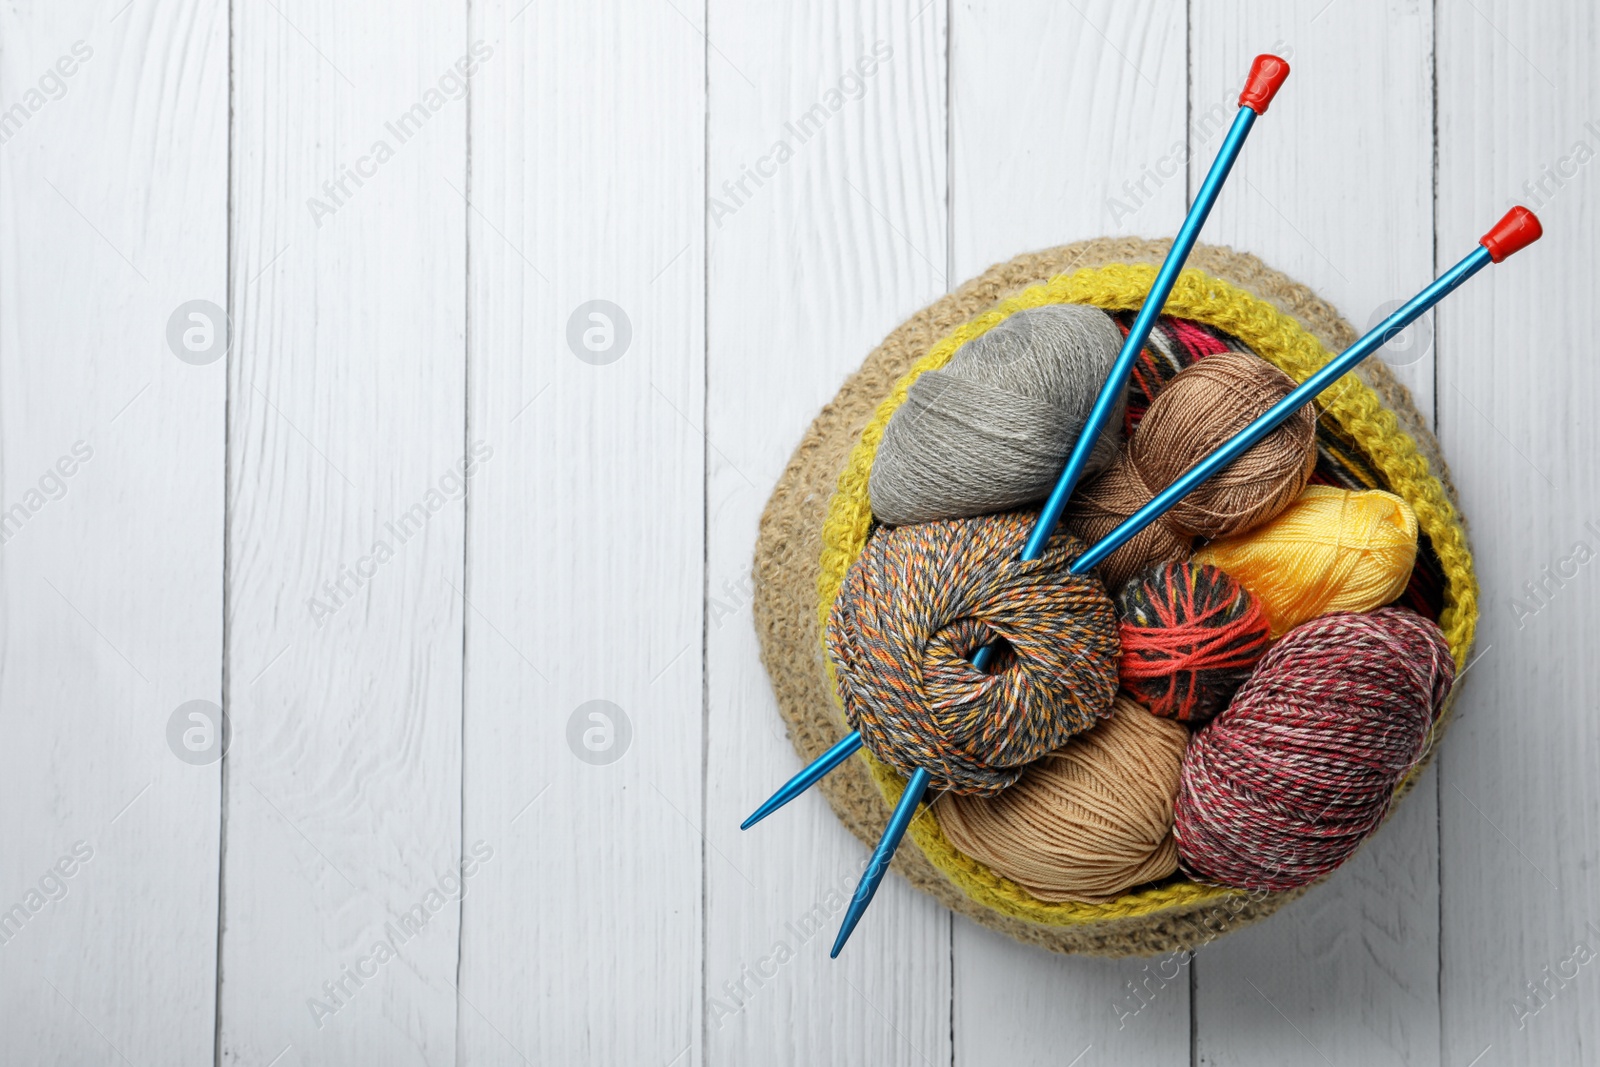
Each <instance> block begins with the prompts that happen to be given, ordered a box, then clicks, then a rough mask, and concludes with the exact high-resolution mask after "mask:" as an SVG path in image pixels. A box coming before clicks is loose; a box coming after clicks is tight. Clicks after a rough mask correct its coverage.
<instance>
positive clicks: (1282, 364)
mask: <svg viewBox="0 0 1600 1067" xmlns="http://www.w3.org/2000/svg"><path fill="white" fill-rule="evenodd" d="M1155 275H1156V268H1155V267H1154V266H1151V265H1149V264H1124V263H1117V264H1111V265H1109V266H1105V267H1094V268H1086V269H1083V270H1078V271H1073V272H1070V273H1066V274H1058V275H1056V276H1055V277H1053V278H1051V279H1050V280H1049V281H1047V282H1044V283H1043V284H1040V285H1033V286H1030V287H1028V288H1027V289H1024V290H1022V291H1021V292H1020V293H1018V294H1016V295H1015V296H1012V297H1010V298H1008V299H1006V300H1003V301H1001V302H1000V303H999V304H998V305H997V306H995V307H994V308H992V309H991V310H989V311H986V312H984V313H983V314H981V315H978V316H977V317H976V318H973V319H970V320H969V321H967V322H965V323H963V324H962V325H960V326H958V327H956V329H954V330H953V331H951V332H950V333H949V334H947V335H946V336H944V337H942V338H940V339H939V341H938V342H937V343H935V344H934V346H933V347H932V348H931V349H929V350H928V352H927V353H926V354H925V355H924V356H922V357H921V358H920V359H918V360H917V361H916V363H914V364H913V365H912V367H911V369H910V370H909V371H908V372H906V374H905V375H904V376H903V377H902V378H901V379H900V380H899V381H898V382H896V383H895V386H894V389H893V390H892V391H890V393H889V395H888V396H887V397H886V398H885V399H884V400H883V401H882V402H881V403H880V404H879V405H878V407H877V410H876V411H875V412H874V413H873V417H872V420H871V421H870V422H869V423H868V424H867V426H866V428H865V429H863V430H862V432H861V437H860V439H859V440H858V441H857V442H856V444H855V446H854V448H852V449H851V451H850V456H849V459H848V461H847V462H846V464H845V467H844V470H843V471H842V472H841V473H840V475H839V483H838V489H837V490H836V491H835V493H834V495H833V498H832V500H831V501H830V502H829V505H828V512H827V517H826V520H825V521H824V524H823V530H822V571H821V573H820V575H819V576H818V578H817V591H818V594H819V603H818V606H817V617H818V621H819V623H820V626H819V632H821V631H825V630H826V628H827V621H828V615H829V613H830V612H831V611H832V609H833V602H834V599H835V598H836V597H837V596H838V595H839V589H840V587H841V586H842V585H843V583H844V576H845V572H846V571H847V570H849V569H850V565H851V564H852V563H854V562H855V559H856V557H857V556H858V555H860V553H861V550H862V548H863V547H864V546H865V545H866V542H867V534H868V532H869V531H870V529H871V526H872V505H871V501H870V500H869V498H868V493H867V483H868V478H869V475H870V474H871V471H872V461H873V459H874V457H875V456H876V455H877V451H878V444H879V443H880V442H881V441H882V440H883V431H884V427H885V426H886V425H888V422H889V417H890V416H891V415H893V414H894V412H895V409H897V408H898V407H899V406H900V405H901V404H903V403H904V402H905V399H906V391H907V390H908V389H909V388H910V387H911V383H912V382H914V381H916V380H917V378H918V376H920V375H921V374H923V373H924V372H925V371H930V370H937V369H939V368H940V367H942V366H944V365H945V364H946V363H947V362H949V360H950V357H951V356H953V355H954V354H955V351H956V349H958V348H960V347H961V346H962V345H964V344H966V343H967V342H968V341H970V340H972V339H973V338H975V337H980V336H982V335H983V334H984V333H986V332H988V331H989V330H991V329H993V328H994V327H995V326H997V325H999V324H1000V323H1001V322H1003V321H1005V319H1006V318H1007V317H1009V316H1011V315H1014V314H1016V313H1017V312H1019V311H1023V310H1026V309H1028V308H1036V307H1042V306H1043V305H1045V304H1091V305H1094V306H1095V307H1099V308H1102V309H1104V310H1106V311H1130V310H1135V309H1137V308H1138V307H1139V306H1140V304H1142V303H1143V301H1144V297H1145V294H1146V293H1148V292H1149V291H1150V286H1151V284H1152V283H1153V282H1154V280H1155ZM1162 313H1163V314H1165V315H1170V316H1173V317H1176V318H1181V319H1189V320H1192V321H1194V322H1200V323H1204V324H1205V325H1208V326H1211V327H1214V328H1215V329H1218V330H1221V331H1222V332H1224V333H1226V334H1229V335H1231V336H1233V337H1234V338H1237V339H1238V340H1239V341H1241V342H1243V343H1244V344H1246V345H1248V346H1249V347H1250V349H1251V350H1252V351H1253V352H1255V353H1256V354H1257V355H1259V356H1261V357H1262V358H1263V359H1266V360H1267V361H1269V362H1271V363H1273V364H1274V365H1276V366H1277V367H1279V368H1280V369H1281V370H1283V371H1284V372H1285V373H1286V374H1288V375H1289V376H1290V377H1291V378H1293V379H1294V380H1295V381H1297V382H1301V381H1304V380H1305V379H1306V378H1308V377H1310V376H1311V375H1312V374H1313V373H1315V372H1316V371H1317V370H1318V369H1319V368H1320V367H1322V366H1323V365H1324V364H1325V363H1327V362H1328V361H1329V360H1330V359H1332V358H1333V353H1330V352H1329V351H1328V350H1327V349H1326V348H1324V347H1323V346H1322V344H1321V342H1319V341H1318V340H1317V339H1316V338H1315V337H1314V336H1312V335H1311V334H1310V333H1309V332H1307V331H1306V330H1305V329H1304V328H1303V327H1302V326H1301V325H1300V324H1299V323H1298V322H1297V321H1295V320H1294V319H1293V318H1291V317H1290V316H1288V315H1286V314H1284V313H1283V312H1281V311H1279V310H1278V309H1277V308H1276V307H1274V306H1273V305H1272V304H1270V303H1268V302H1267V301H1265V300H1262V299H1260V298H1258V297H1256V296H1253V295H1252V294H1250V293H1247V292H1245V291H1244V290H1242V289H1239V288H1237V287H1235V286H1233V285H1230V284H1228V283H1227V282H1225V281H1222V280H1221V279H1219V278H1214V277H1212V276H1210V275H1208V274H1206V273H1204V272H1202V271H1199V270H1195V269H1193V268H1190V269H1187V270H1184V271H1183V272H1181V273H1180V274H1179V276H1178V281H1177V284H1175V285H1174V286H1173V288H1172V294H1171V295H1170V296H1169V297H1168V298H1167V302H1166V304H1165V306H1164V307H1163V308H1162ZM1317 407H1318V409H1319V412H1320V415H1321V417H1322V418H1328V419H1332V420H1333V422H1334V423H1335V424H1336V425H1337V426H1338V427H1339V428H1340V429H1342V430H1343V432H1344V433H1345V434H1346V435H1347V436H1348V437H1349V438H1351V439H1352V440H1353V441H1355V442H1356V444H1357V445H1358V446H1360V448H1361V449H1362V451H1364V452H1365V453H1366V454H1367V456H1368V458H1369V459H1370V460H1371V462H1372V465H1373V467H1374V468H1376V469H1377V471H1378V472H1379V473H1380V474H1382V475H1383V478H1384V481H1385V482H1386V483H1387V488H1388V489H1389V490H1390V491H1391V492H1394V493H1396V494H1398V495H1400V496H1402V497H1404V498H1405V499H1406V501H1407V502H1408V503H1410V504H1411V507H1412V510H1413V511H1415V512H1416V516H1417V524H1418V526H1419V527H1420V528H1421V529H1422V530H1423V531H1424V532H1426V533H1427V535H1428V537H1429V539H1430V540H1431V541H1432V543H1433V548H1434V552H1435V554H1436V555H1437V556H1438V558H1439V562H1440V565H1441V567H1442V569H1443V570H1444V575H1445V591H1444V610H1443V612H1442V613H1441V615H1440V618H1439V624H1440V627H1441V628H1442V629H1443V630H1444V635H1445V638H1446V640H1447V641H1448V642H1449V645H1450V651H1451V654H1452V655H1453V656H1454V658H1455V662H1456V671H1457V673H1458V674H1459V673H1460V672H1461V671H1462V670H1463V669H1464V668H1465V667H1466V657H1467V655H1468V652H1469V650H1470V649H1471V647H1472V639H1473V634H1474V632H1475V631H1476V629H1477V623H1478V606H1477V582H1476V579H1475V577H1474V575H1473V569H1472V556H1471V553H1470V552H1469V551H1468V549H1467V538H1466V531H1465V530H1464V529H1463V527H1462V524H1461V520H1460V517H1459V516H1458V515H1457V513H1456V510H1455V507H1454V505H1452V504H1451V502H1450V498H1449V496H1448V494H1447V493H1446V492H1445V488H1444V485H1443V484H1442V483H1441V482H1440V481H1439V479H1438V478H1437V477H1435V476H1434V474H1433V473H1432V472H1431V471H1430V470H1429V467H1428V461H1427V458H1426V457H1425V456H1423V454H1422V453H1421V452H1420V451H1419V450H1418V448H1417V443H1416V441H1415V439H1413V438H1412V437H1411V435H1410V434H1407V433H1405V432H1404V431H1403V430H1401V429H1400V427H1399V424H1398V421H1397V420H1396V418H1395V415H1394V413H1393V412H1391V411H1389V410H1388V409H1387V408H1385V407H1384V406H1383V403H1382V402H1381V401H1380V400H1379V399H1378V396H1377V394H1376V393H1374V392H1373V391H1372V389H1371V388H1369V387H1368V386H1367V385H1366V383H1364V382H1363V381H1361V379H1359V378H1358V377H1356V376H1355V375H1354V374H1353V373H1352V374H1346V375H1345V376H1344V377H1342V378H1340V379H1339V380H1338V382H1336V383H1335V384H1334V385H1333V386H1332V387H1331V388H1330V389H1328V390H1327V391H1326V392H1324V393H1323V394H1322V396H1321V397H1320V398H1319V399H1318V401H1317ZM823 661H824V662H825V663H826V664H827V670H828V679H829V682H830V684H831V688H832V691H833V698H834V704H835V706H836V708H837V709H838V710H839V712H840V714H841V716H842V715H843V704H842V702H841V700H840V697H839V687H838V680H837V679H836V678H835V677H834V672H833V663H832V661H831V660H830V659H829V658H828V657H827V656H826V655H824V657H823ZM1444 722H1445V717H1444V716H1443V715H1442V714H1441V715H1440V717H1439V719H1438V720H1437V722H1436V723H1435V725H1434V728H1433V733H1432V736H1430V738H1429V742H1428V744H1429V749H1430V751H1431V749H1432V746H1433V744H1434V743H1435V741H1436V740H1437V739H1438V736H1439V733H1440V731H1441V730H1442V729H1443V726H1444ZM862 755H863V756H865V757H866V760H867V763H868V765H869V767H870V768H871V771H872V777H873V779H874V781H876V782H877V785H878V789H879V791H880V792H881V793H882V794H883V797H884V800H885V802H886V803H887V804H888V805H889V806H890V807H893V806H894V805H895V804H896V803H897V802H898V801H899V799H900V795H901V793H902V792H903V791H904V789H905V779H904V778H903V777H901V775H900V774H899V773H898V772H896V771H895V770H894V769H893V768H891V767H889V766H888V765H887V764H884V763H882V762H881V761H879V760H878V759H876V758H874V757H873V756H872V754H871V753H870V752H868V751H866V750H865V749H863V750H862ZM1422 766H1423V763H1422V762H1421V761H1419V762H1418V764H1417V766H1416V767H1415V768H1413V770H1412V771H1411V773H1410V774H1408V775H1407V776H1406V778H1405V779H1403V780H1402V781H1401V783H1400V784H1399V785H1398V786H1397V787H1396V790H1395V793H1396V796H1397V797H1398V796H1399V795H1400V794H1401V793H1403V792H1404V791H1405V790H1406V789H1407V788H1408V787H1409V786H1410V784H1411V782H1412V780H1413V779H1414V778H1415V777H1416V775H1418V774H1420V773H1421V768H1422ZM924 814H925V815H926V816H927V817H926V818H922V817H919V818H917V819H915V820H913V821H912V823H911V827H910V830H909V836H910V837H911V839H912V840H913V841H915V842H916V844H917V847H918V848H920V849H921V850H922V852H923V854H924V855H925V856H927V857H928V860H929V862H931V863H932V864H933V865H934V866H935V867H937V868H938V869H939V871H940V872H941V873H943V874H944V876H945V877H946V878H947V879H949V880H950V882H951V883H952V884H953V885H955V886H956V887H957V888H958V889H960V890H961V892H963V893H964V894H966V895H967V896H968V897H970V898H971V899H972V900H974V901H975V902H977V903H979V904H981V905H983V906H985V907H987V908H991V909H993V910H994V911H997V912H1000V913H1002V914H1005V915H1009V916H1012V917H1014V918H1017V919H1022V920H1025V921H1027V922H1033V923H1038V924H1041V925H1045V926H1076V925H1080V924H1085V923H1093V922H1098V921H1104V920H1108V919H1127V918H1136V917H1142V916H1149V915H1154V914H1156V913H1158V912H1161V911H1164V910H1166V909H1169V908H1177V907H1183V906H1187V905H1194V904H1198V903H1204V902H1221V901H1224V900H1226V899H1228V898H1234V897H1244V896H1248V895H1250V894H1247V893H1245V892H1244V891H1242V890H1237V889H1225V888H1220V887H1216V886H1207V885H1200V884H1198V883H1195V882H1190V881H1187V880H1183V879H1178V880H1174V881H1168V882H1164V883H1160V884H1157V885H1152V886H1147V887H1145V888H1142V889H1137V890H1135V891H1133V892H1130V893H1126V894H1124V895H1123V896H1121V897H1118V898H1117V899H1115V900H1112V901H1108V902H1106V903H1102V904H1082V903H1076V902H1071V901H1066V902H1054V901H1045V900H1040V899H1038V898H1037V897H1035V896H1033V895H1032V894H1031V893H1029V892H1028V891H1027V890H1026V889H1024V888H1022V887H1021V886H1020V885H1018V884H1016V883H1015V882H1013V881H1011V880H1010V879H1007V878H1004V877H1002V876H1001V875H999V874H996V873H995V872H994V871H992V870H991V869H989V868H988V867H986V866H985V865H984V864H982V863H979V862H978V861H977V860H975V859H973V858H971V857H970V856H967V855H964V854H963V853H961V852H958V851H957V850H956V848H955V846H953V845H952V844H951V843H950V841H949V839H948V838H946V837H945V836H944V831H943V830H942V829H941V828H940V826H939V823H938V820H937V818H936V817H935V816H934V815H933V811H932V809H931V808H929V809H927V810H926V811H925V812H924Z"/></svg>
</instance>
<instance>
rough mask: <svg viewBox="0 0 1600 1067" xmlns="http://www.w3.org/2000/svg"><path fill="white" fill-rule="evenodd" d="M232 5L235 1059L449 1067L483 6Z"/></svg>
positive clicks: (231, 906) (230, 775) (231, 973)
mask: <svg viewBox="0 0 1600 1067" xmlns="http://www.w3.org/2000/svg"><path fill="white" fill-rule="evenodd" d="M233 19H234V21H233V38H234V67H233V82H234V119H233V121H234V131H233V145H234V157H233V176H234V188H233V209H234V223H233V226H234V267H233V271H232V282H233V293H232V297H233V306H234V309H235V312H234V313H235V318H236V322H237V327H238V344H237V352H236V358H235V360H234V361H233V364H232V377H231V383H230V390H231V392H230V427H229V440H230V449H229V468H230V469H229V484H230V501H229V507H230V511H229V544H230V551H229V558H228V623H229V636H228V648H227V686H228V690H227V692H228V700H229V708H230V711H231V713H232V719H233V727H234V744H233V748H232V751H231V753H230V756H229V761H228V768H227V772H226V776H225V784H226V808H225V817H226V820H227V825H226V832H225V841H224V872H223V874H224V881H223V919H224V924H225V925H224V930H223V942H222V955H221V970H222V976H221V1033H220V1040H219V1052H220V1059H221V1062H222V1063H224V1064H231V1063H240V1064H261V1063H267V1062H269V1061H272V1060H273V1058H274V1057H281V1058H280V1059H278V1060H277V1061H276V1062H277V1063H279V1064H288V1063H307V1064H309V1063H358V1062H364V1063H380V1062H381V1063H393V1064H401V1063H430V1064H438V1063H450V1062H453V1060H454V1059H455V1052H456V1039H457V1033H456V1016H457V1005H456V993H455V988H454V983H455V978H456V959H457V926H458V908H457V905H456V904H455V903H454V901H453V900H452V899H450V898H451V897H452V896H454V895H455V894H454V893H453V892H452V891H451V886H452V885H453V881H454V871H455V869H456V867H457V865H458V863H459V862H460V857H461V855H462V851H463V850H462V842H461V840H460V831H461V811H460V737H461V664H462V640H463V630H462V616H463V607H462V603H461V598H460V596H459V594H458V592H457V590H459V589H460V588H461V587H462V584H463V578H462V567H463V562H462V561H463V548H464V545H463V507H462V504H461V502H460V499H459V497H460V471H461V467H460V464H461V462H462V459H463V452H464V449H465V448H466V441H465V433H464V423H465V418H466V398H465V392H464V389H465V380H466V375H465V371H466V353H465V310H466V309H465V303H464V291H465V280H466V263H465V243H466V207H465V205H464V203H463V201H462V198H461V196H460V195H459V194H458V193H457V191H456V190H458V189H460V188H462V186H463V183H464V180H465V173H466V130H467V104H466V101H465V99H464V92H465V83H464V82H463V81H462V76H461V74H460V73H459V72H458V70H457V67H456V64H457V63H458V62H463V61H462V59H461V57H463V56H466V55H467V54H468V52H469V40H468V35H467V23H466V5H465V3H459V2H458V3H443V4H442V3H436V2H422V0H410V2H402V3H387V2H386V3H378V2H370V3H354V4H340V5H324V4H315V3H309V2H303V0H281V2H274V3H270V4H239V5H236V6H235V8H234V12H233ZM486 62H489V63H492V62H493V60H492V59H490V60H487V61H486ZM380 946H382V947H380Z"/></svg>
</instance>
